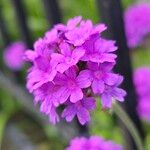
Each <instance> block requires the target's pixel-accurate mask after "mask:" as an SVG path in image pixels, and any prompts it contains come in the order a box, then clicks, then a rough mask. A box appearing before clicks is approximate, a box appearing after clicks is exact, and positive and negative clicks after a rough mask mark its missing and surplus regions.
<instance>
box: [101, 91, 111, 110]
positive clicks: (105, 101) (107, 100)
mask: <svg viewBox="0 0 150 150" xmlns="http://www.w3.org/2000/svg"><path fill="white" fill-rule="evenodd" d="M101 102H102V107H103V108H111V105H112V96H111V95H110V94H108V93H103V94H102V95H101Z"/></svg>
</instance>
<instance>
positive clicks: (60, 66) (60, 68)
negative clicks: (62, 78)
mask: <svg viewBox="0 0 150 150" xmlns="http://www.w3.org/2000/svg"><path fill="white" fill-rule="evenodd" d="M69 67H70V65H67V64H66V63H60V64H58V65H57V67H56V70H57V71H58V72H60V73H64V72H65V71H66V70H68V68H69Z"/></svg>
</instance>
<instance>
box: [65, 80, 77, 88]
mask: <svg viewBox="0 0 150 150" xmlns="http://www.w3.org/2000/svg"><path fill="white" fill-rule="evenodd" d="M67 85H68V88H69V89H70V90H73V89H75V88H76V87H77V85H76V83H75V81H73V80H68V83H67Z"/></svg>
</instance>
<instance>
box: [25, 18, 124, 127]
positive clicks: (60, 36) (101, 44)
mask: <svg viewBox="0 0 150 150" xmlns="http://www.w3.org/2000/svg"><path fill="white" fill-rule="evenodd" d="M104 30H106V26H105V25H104V24H97V25H93V23H92V21H91V20H82V17H80V16H79V17H75V18H73V19H70V20H69V21H68V22H67V25H64V24H58V25H55V26H54V28H53V29H52V30H50V31H48V32H46V33H45V35H44V37H43V38H40V39H38V40H37V41H36V42H35V44H34V50H28V51H26V53H25V56H24V57H25V59H26V60H27V61H30V62H31V63H32V66H31V68H30V69H29V70H28V75H27V88H28V90H29V91H30V92H31V93H33V94H34V101H35V103H40V110H41V112H43V113H45V114H46V115H48V116H49V118H50V121H52V122H53V123H56V122H58V121H59V115H58V114H57V109H58V107H59V106H61V105H63V106H64V107H63V108H64V110H63V111H62V115H61V117H62V118H65V119H66V120H67V121H71V120H72V119H73V118H74V117H77V118H78V120H79V122H80V123H81V124H82V125H83V124H85V123H87V122H88V121H89V120H90V114H89V111H91V110H94V109H95V108H96V103H95V99H94V96H98V97H105V98H103V99H102V104H104V105H103V106H104V107H111V102H112V98H117V100H120V101H123V97H124V96H125V92H124V91H123V90H121V89H118V88H117V86H118V85H119V84H120V82H119V83H118V78H119V77H120V75H118V74H115V73H113V71H112V69H113V66H114V64H115V62H116V60H115V59H116V57H117V56H116V54H114V53H113V52H114V51H115V50H116V49H117V47H116V46H115V42H114V41H112V40H106V39H104V38H102V36H101V33H102V32H103V31H104ZM108 89H109V90H108ZM119 90H121V91H119ZM119 92H120V93H119ZM106 95H109V97H108V98H109V99H107V98H106ZM108 101H109V105H106V103H108Z"/></svg>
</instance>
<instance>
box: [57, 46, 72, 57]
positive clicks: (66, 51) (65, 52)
mask: <svg viewBox="0 0 150 150" xmlns="http://www.w3.org/2000/svg"><path fill="white" fill-rule="evenodd" d="M59 47H60V49H61V53H62V54H63V55H65V56H71V49H70V47H69V44H67V43H61V44H60V46H59Z"/></svg>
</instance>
